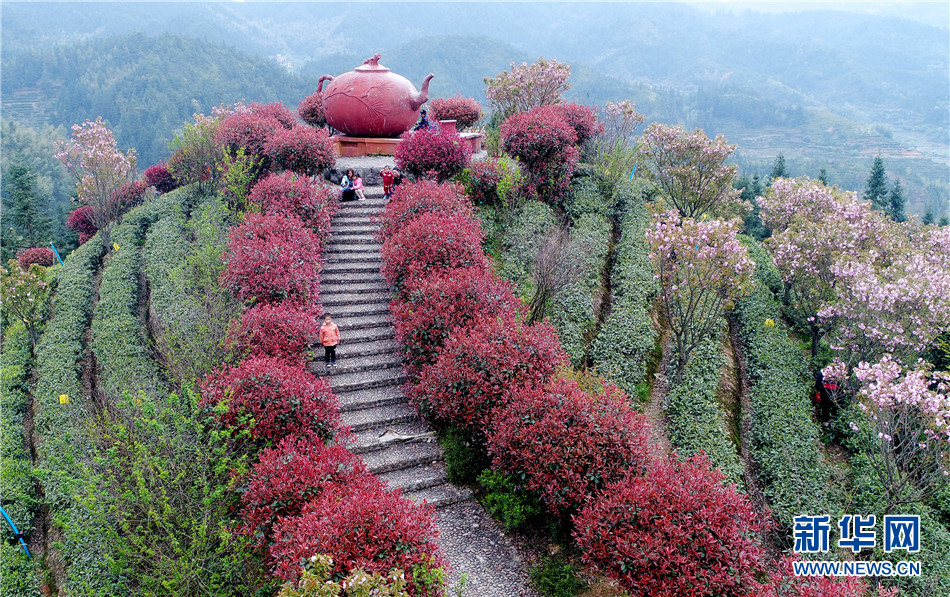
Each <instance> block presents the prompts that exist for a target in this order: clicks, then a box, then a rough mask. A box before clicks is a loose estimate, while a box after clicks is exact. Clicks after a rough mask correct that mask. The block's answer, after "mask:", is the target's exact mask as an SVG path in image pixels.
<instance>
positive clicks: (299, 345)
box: [227, 302, 323, 367]
mask: <svg viewBox="0 0 950 597" xmlns="http://www.w3.org/2000/svg"><path fill="white" fill-rule="evenodd" d="M322 315H323V313H322V309H321V308H320V306H319V305H308V306H298V305H294V304H293V303H286V302H282V303H276V304H268V303H260V304H257V305H254V306H253V307H250V308H248V309H245V310H244V313H243V314H241V319H240V321H238V320H234V321H233V322H232V323H231V328H230V329H229V330H228V340H227V347H228V350H230V351H231V354H232V357H233V358H234V360H235V361H239V360H242V359H244V358H246V357H248V356H250V355H260V356H269V357H277V358H281V359H284V360H286V361H287V362H289V363H291V364H295V365H298V366H301V367H302V366H304V365H305V364H306V362H307V355H308V353H309V350H310V340H312V339H313V338H316V337H317V335H318V333H319V331H320V324H319V323H317V319H318V318H319V317H320V316H322Z"/></svg>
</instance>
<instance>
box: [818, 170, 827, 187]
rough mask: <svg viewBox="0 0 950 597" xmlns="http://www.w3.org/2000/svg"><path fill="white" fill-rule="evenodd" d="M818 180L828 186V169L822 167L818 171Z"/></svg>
mask: <svg viewBox="0 0 950 597" xmlns="http://www.w3.org/2000/svg"><path fill="white" fill-rule="evenodd" d="M818 180H819V181H820V182H821V184H823V185H825V186H828V171H827V170H825V169H824V168H822V169H821V170H819V171H818Z"/></svg>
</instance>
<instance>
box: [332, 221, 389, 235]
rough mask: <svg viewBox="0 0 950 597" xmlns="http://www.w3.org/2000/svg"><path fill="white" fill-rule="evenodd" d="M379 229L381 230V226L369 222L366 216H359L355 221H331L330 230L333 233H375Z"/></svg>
mask: <svg viewBox="0 0 950 597" xmlns="http://www.w3.org/2000/svg"><path fill="white" fill-rule="evenodd" d="M377 230H379V226H375V225H373V224H370V223H368V222H367V221H366V219H365V218H358V219H356V221H353V222H337V221H333V222H331V223H330V232H331V234H333V235H339V234H373V233H374V232H376V231H377Z"/></svg>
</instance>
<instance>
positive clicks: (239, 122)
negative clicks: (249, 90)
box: [215, 104, 297, 173]
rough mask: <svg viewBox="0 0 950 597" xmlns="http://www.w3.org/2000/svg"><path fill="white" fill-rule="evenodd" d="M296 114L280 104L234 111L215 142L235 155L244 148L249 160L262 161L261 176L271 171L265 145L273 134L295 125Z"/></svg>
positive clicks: (223, 122) (254, 105)
mask: <svg viewBox="0 0 950 597" xmlns="http://www.w3.org/2000/svg"><path fill="white" fill-rule="evenodd" d="M296 124H297V123H296V121H295V120H294V117H293V115H292V114H291V113H290V111H289V110H287V108H285V107H284V106H282V105H281V104H267V105H261V104H252V105H251V106H250V111H247V112H235V113H234V114H231V115H230V116H228V117H227V118H225V119H224V120H222V121H221V123H220V124H219V125H218V131H217V133H216V134H215V142H216V143H217V144H218V145H220V146H221V147H224V148H225V149H228V150H229V151H232V152H236V151H237V150H238V148H241V147H243V148H244V153H245V155H247V156H248V157H251V158H254V159H256V160H259V164H258V168H259V171H260V173H263V172H267V171H268V170H269V169H270V158H269V157H268V156H267V153H266V152H265V151H264V145H265V144H266V143H267V141H268V139H270V138H271V137H272V136H273V135H274V134H276V133H278V132H280V131H282V130H286V129H291V128H294V126H296Z"/></svg>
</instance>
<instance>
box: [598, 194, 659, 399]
mask: <svg viewBox="0 0 950 597" xmlns="http://www.w3.org/2000/svg"><path fill="white" fill-rule="evenodd" d="M616 193H617V194H618V198H617V203H618V204H620V205H621V206H622V218H621V223H620V240H619V241H618V243H617V245H616V247H615V248H614V254H615V259H614V265H613V269H612V270H611V272H610V285H611V302H612V304H611V306H610V313H609V315H608V316H607V318H606V320H605V321H604V323H603V325H601V328H600V330H599V332H598V334H597V337H596V338H595V339H594V341H593V343H592V344H591V347H590V352H591V357H592V359H593V362H594V366H595V367H596V368H597V371H598V372H599V373H600V374H601V375H604V376H606V377H607V378H609V379H611V380H613V381H614V382H615V383H616V384H617V385H619V386H620V387H621V388H623V389H624V391H626V392H627V393H628V394H630V395H637V394H638V393H640V392H638V387H637V385H638V384H640V383H641V382H642V381H643V377H644V375H645V374H646V369H647V365H648V363H649V362H650V359H651V358H652V355H653V354H654V351H655V350H656V342H657V338H656V336H657V332H656V330H655V328H654V325H653V322H652V320H651V319H650V310H651V309H652V306H653V300H654V298H655V296H656V292H657V285H656V282H655V281H654V279H653V266H652V264H651V262H650V257H649V250H648V248H647V245H646V239H645V234H646V229H647V227H648V226H649V225H650V212H649V211H648V209H647V206H646V203H647V200H648V199H649V197H650V186H649V185H648V183H646V182H645V181H642V180H641V179H636V180H634V181H632V182H628V183H624V184H621V185H620V186H618V188H617V191H616Z"/></svg>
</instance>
